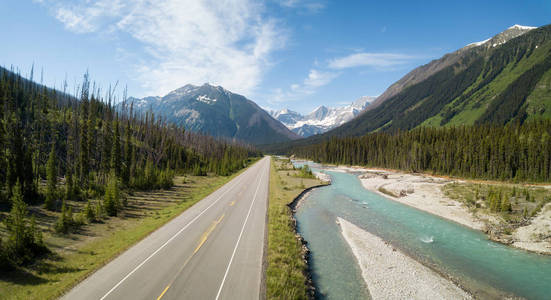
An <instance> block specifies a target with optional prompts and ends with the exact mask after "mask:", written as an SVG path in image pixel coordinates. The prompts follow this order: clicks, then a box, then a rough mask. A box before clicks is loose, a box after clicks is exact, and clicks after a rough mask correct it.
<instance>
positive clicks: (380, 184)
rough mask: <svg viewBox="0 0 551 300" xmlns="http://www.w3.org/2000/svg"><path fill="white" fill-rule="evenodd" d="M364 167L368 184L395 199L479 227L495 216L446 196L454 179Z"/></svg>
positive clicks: (361, 179)
mask: <svg viewBox="0 0 551 300" xmlns="http://www.w3.org/2000/svg"><path fill="white" fill-rule="evenodd" d="M339 168H340V167H339ZM363 171H364V174H362V175H360V176H359V179H360V181H361V183H362V186H363V187H364V188H366V189H368V190H370V191H372V192H375V193H377V194H379V195H381V196H384V197H387V198H390V199H392V200H394V201H398V202H400V203H403V204H406V205H409V206H412V207H415V208H417V209H420V210H424V211H426V212H429V213H431V214H434V215H437V216H440V217H442V218H445V219H448V220H451V221H454V222H456V223H459V224H462V225H464V226H467V227H470V228H473V229H476V230H485V228H486V222H488V221H489V220H490V218H491V217H490V216H481V215H479V216H476V215H473V213H472V212H470V211H469V210H468V208H466V207H465V206H464V205H463V204H462V203H460V202H459V201H456V200H453V199H450V198H449V197H446V196H445V195H444V193H443V192H442V187H443V186H444V185H446V184H448V183H450V182H451V181H449V180H446V179H443V178H437V177H430V176H427V175H417V174H407V173H397V172H391V171H381V170H371V169H364V170H363Z"/></svg>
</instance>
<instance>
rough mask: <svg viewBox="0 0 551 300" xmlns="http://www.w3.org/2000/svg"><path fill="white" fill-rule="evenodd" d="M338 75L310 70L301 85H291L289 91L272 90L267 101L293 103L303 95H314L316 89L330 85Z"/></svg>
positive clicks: (336, 73)
mask: <svg viewBox="0 0 551 300" xmlns="http://www.w3.org/2000/svg"><path fill="white" fill-rule="evenodd" d="M339 75H340V73H339V72H327V71H320V70H317V69H311V70H310V71H309V72H308V76H307V77H306V78H305V79H304V80H303V81H302V82H301V83H294V84H291V85H290V86H289V90H287V91H285V90H283V89H281V88H277V89H274V90H273V91H272V93H271V95H270V97H269V100H268V101H269V102H271V103H278V102H287V101H295V100H298V99H300V98H301V97H303V96H305V95H312V94H315V93H316V91H317V89H318V88H320V87H322V86H325V85H327V84H329V83H331V82H332V81H333V80H334V79H335V78H337V77H338V76H339Z"/></svg>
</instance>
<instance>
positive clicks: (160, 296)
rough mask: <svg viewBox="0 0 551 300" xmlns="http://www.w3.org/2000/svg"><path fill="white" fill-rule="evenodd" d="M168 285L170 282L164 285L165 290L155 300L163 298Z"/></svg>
mask: <svg viewBox="0 0 551 300" xmlns="http://www.w3.org/2000/svg"><path fill="white" fill-rule="evenodd" d="M169 287H170V284H169V285H167V286H166V288H165V290H164V291H163V292H162V293H161V294H160V295H159V297H157V300H161V298H163V295H164V294H165V293H166V291H168V288H169Z"/></svg>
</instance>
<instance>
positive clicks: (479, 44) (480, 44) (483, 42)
mask: <svg viewBox="0 0 551 300" xmlns="http://www.w3.org/2000/svg"><path fill="white" fill-rule="evenodd" d="M491 39H492V38H489V39H486V40H483V41H480V42H475V43H470V44H468V45H467V47H468V46H475V47H478V46H482V45H484V44H486V43H487V42H488V41H490V40H491Z"/></svg>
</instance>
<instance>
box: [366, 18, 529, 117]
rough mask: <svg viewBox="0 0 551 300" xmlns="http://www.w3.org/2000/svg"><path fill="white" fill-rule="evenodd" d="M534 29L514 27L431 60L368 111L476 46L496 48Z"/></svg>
mask: <svg viewBox="0 0 551 300" xmlns="http://www.w3.org/2000/svg"><path fill="white" fill-rule="evenodd" d="M535 28H536V27H529V26H521V25H514V26H511V27H509V28H508V29H507V30H505V31H503V32H501V33H499V34H497V35H496V36H494V37H492V38H489V39H487V40H484V41H481V42H476V43H471V44H469V45H467V46H465V47H463V48H461V49H459V50H457V51H455V52H453V53H448V54H446V55H444V56H443V57H441V58H440V59H436V60H433V61H431V62H430V63H428V64H426V65H423V66H420V67H418V68H416V69H414V70H413V71H411V72H409V73H408V74H406V75H405V76H404V77H402V78H401V79H400V80H398V81H397V82H395V83H394V84H392V85H391V86H390V87H389V88H388V89H387V90H386V91H385V92H384V93H382V94H381V95H380V96H379V97H377V99H376V100H375V101H374V102H373V104H372V105H371V106H370V107H369V108H368V110H371V109H374V108H376V107H378V106H379V105H380V104H381V103H383V102H384V101H386V100H388V99H389V98H391V97H393V96H395V95H397V94H399V93H400V92H402V91H403V90H404V89H405V88H407V87H409V86H412V85H415V84H417V83H419V82H421V81H423V80H425V79H427V78H428V77H430V76H432V75H434V74H436V73H437V72H439V71H441V70H442V69H444V68H446V67H449V66H451V65H453V64H455V63H457V62H458V61H460V60H461V59H463V58H465V57H466V56H468V55H469V54H470V53H472V51H470V49H472V48H475V47H478V46H484V48H489V47H496V46H498V45H501V44H503V43H505V42H507V41H508V40H511V39H513V38H515V37H518V36H520V35H522V34H524V33H526V32H528V31H530V30H532V29H535Z"/></svg>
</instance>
